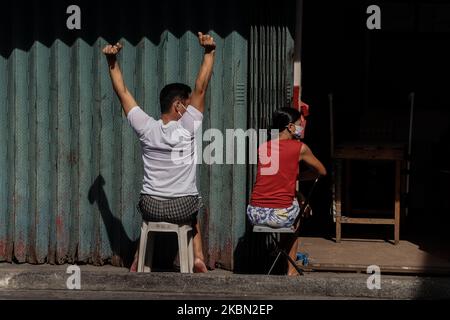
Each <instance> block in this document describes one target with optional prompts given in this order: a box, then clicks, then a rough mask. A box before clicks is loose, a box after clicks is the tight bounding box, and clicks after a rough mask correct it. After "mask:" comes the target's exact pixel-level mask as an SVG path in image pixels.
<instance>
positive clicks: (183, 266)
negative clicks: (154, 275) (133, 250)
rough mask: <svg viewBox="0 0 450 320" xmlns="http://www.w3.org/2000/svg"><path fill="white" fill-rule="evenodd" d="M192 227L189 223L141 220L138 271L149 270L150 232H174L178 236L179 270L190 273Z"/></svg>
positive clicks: (192, 252) (192, 248)
mask: <svg viewBox="0 0 450 320" xmlns="http://www.w3.org/2000/svg"><path fill="white" fill-rule="evenodd" d="M190 231H192V227H191V226H190V225H189V224H183V225H178V224H173V223H168V222H150V221H143V222H142V227H141V241H140V245H139V262H138V270H137V271H138V272H151V267H152V261H153V240H154V237H153V235H152V232H175V233H176V234H177V236H178V253H179V255H180V271H181V272H182V273H192V272H193V269H194V247H193V244H192V232H190ZM147 238H148V242H149V252H148V255H149V256H148V258H147V262H148V265H145V261H146V260H145V257H146V254H147Z"/></svg>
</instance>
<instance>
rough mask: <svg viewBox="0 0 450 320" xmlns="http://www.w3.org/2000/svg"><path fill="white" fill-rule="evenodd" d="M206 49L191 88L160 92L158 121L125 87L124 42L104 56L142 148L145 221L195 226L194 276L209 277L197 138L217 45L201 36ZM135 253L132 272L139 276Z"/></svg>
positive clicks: (109, 47)
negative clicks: (201, 215)
mask: <svg viewBox="0 0 450 320" xmlns="http://www.w3.org/2000/svg"><path fill="white" fill-rule="evenodd" d="M198 39H199V43H200V45H201V46H202V47H203V48H204V49H205V50H204V55H203V62H202V65H201V66H200V70H199V73H198V76H197V79H196V81H195V87H194V90H193V92H192V94H191V88H190V87H189V86H187V85H185V84H182V83H172V84H168V85H166V86H165V87H164V88H163V89H162V90H161V92H160V105H161V118H160V119H159V120H155V119H154V118H152V117H151V116H149V115H148V114H146V113H145V112H144V111H143V110H142V109H141V108H140V107H139V106H138V104H137V103H136V101H135V100H134V98H133V96H132V95H131V93H130V92H129V91H128V89H127V87H126V86H125V83H124V80H123V77H122V73H121V71H120V67H119V64H118V62H117V59H116V56H117V54H118V53H119V51H120V50H121V49H122V46H121V44H120V43H117V44H115V45H107V46H106V47H105V48H104V49H103V53H104V54H105V55H106V58H107V62H108V67H109V73H110V76H111V81H112V85H113V88H114V91H115V92H116V94H117V96H118V97H119V99H120V103H121V104H122V108H123V111H124V113H125V116H126V117H127V119H128V122H129V124H130V125H131V127H132V128H133V129H134V131H135V133H136V135H137V137H138V138H139V141H140V143H141V148H142V159H143V163H144V178H143V186H142V191H141V195H140V199H139V204H138V209H139V211H140V212H141V214H142V218H143V219H145V220H147V221H166V222H171V223H192V225H193V227H194V241H193V244H194V272H207V268H206V265H205V263H204V256H203V249H202V241H201V236H200V229H199V226H198V222H197V213H198V209H199V208H200V207H201V206H202V202H201V197H200V196H199V193H198V190H197V186H196V156H197V155H196V142H195V133H196V131H197V130H198V129H199V128H200V125H201V121H202V119H203V111H204V108H205V94H206V89H207V87H208V83H209V81H210V79H211V75H212V70H213V65H214V54H215V48H216V44H215V42H214V39H213V38H212V37H211V36H209V35H203V34H202V33H200V32H199V33H198ZM137 258H138V257H137V252H136V255H135V260H134V262H133V264H132V266H131V268H130V271H136V267H137Z"/></svg>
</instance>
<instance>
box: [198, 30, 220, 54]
mask: <svg viewBox="0 0 450 320" xmlns="http://www.w3.org/2000/svg"><path fill="white" fill-rule="evenodd" d="M198 42H199V43H200V45H201V46H202V47H203V48H205V51H206V52H211V51H214V50H215V49H216V43H215V42H214V38H213V37H211V36H210V35H209V34H203V33H201V32H199V33H198Z"/></svg>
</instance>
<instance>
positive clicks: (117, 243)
mask: <svg viewBox="0 0 450 320" xmlns="http://www.w3.org/2000/svg"><path fill="white" fill-rule="evenodd" d="M104 185H105V179H104V178H103V176H102V175H99V176H98V177H97V178H96V179H95V181H94V183H93V184H92V186H91V188H90V190H89V195H88V199H89V202H90V203H91V204H94V203H96V204H97V207H98V210H99V211H100V214H101V216H102V220H103V223H104V225H105V228H106V232H107V235H108V240H109V243H110V245H111V248H112V251H113V257H112V259H113V260H114V259H119V262H118V263H113V265H122V266H125V267H127V268H129V267H130V266H131V264H132V262H133V258H134V254H135V252H136V250H137V248H138V244H139V239H137V240H131V239H130V237H129V236H128V234H127V232H126V231H125V228H124V226H123V223H122V221H121V220H120V219H118V218H117V217H115V216H114V215H113V213H112V211H111V207H110V205H109V202H108V198H107V196H106V193H105V190H104V189H103V186H104ZM177 245H178V244H177V239H176V237H174V236H173V235H172V234H165V233H158V234H156V235H155V247H154V248H155V250H154V252H157V254H156V255H155V256H154V260H153V267H154V269H155V270H165V271H168V270H173V269H174V260H175V258H176V256H177Z"/></svg>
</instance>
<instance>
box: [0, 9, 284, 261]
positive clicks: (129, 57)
mask: <svg viewBox="0 0 450 320" xmlns="http://www.w3.org/2000/svg"><path fill="white" fill-rule="evenodd" d="M69 4H72V3H69V2H64V1H52V2H48V3H43V2H41V1H33V2H29V1H27V2H23V3H20V2H14V3H9V4H5V7H4V8H3V12H8V13H9V14H8V15H7V16H5V17H4V19H3V20H2V21H1V22H0V137H1V141H2V142H1V143H0V169H1V170H0V261H17V262H29V263H45V262H48V263H65V262H88V263H94V264H103V263H105V262H107V261H111V262H112V263H113V264H114V265H120V264H122V263H123V262H124V261H128V260H129V259H130V257H131V255H132V254H133V252H132V247H133V246H134V245H135V240H136V239H137V238H138V237H139V225H140V222H141V220H140V217H139V216H138V214H137V213H136V211H135V209H134V207H135V204H136V201H137V198H138V195H139V191H140V188H141V182H142V174H143V172H142V163H141V157H140V147H139V144H138V141H137V139H136V138H135V136H134V133H133V132H132V130H131V128H130V127H129V125H128V123H127V122H126V119H125V118H124V117H123V114H122V111H121V108H120V105H119V102H118V99H117V98H116V97H115V96H114V94H113V91H112V88H111V83H110V80H109V75H108V70H107V65H106V62H105V59H104V57H103V56H102V54H101V49H102V47H103V46H104V45H105V44H106V43H107V42H113V41H117V40H120V41H121V42H123V43H124V49H123V51H122V53H121V55H120V63H121V67H122V70H123V73H124V77H125V81H126V83H127V86H128V87H129V88H130V90H131V91H132V92H133V93H134V94H135V97H136V100H137V101H138V102H139V103H140V104H141V106H142V107H143V108H144V110H146V111H147V112H148V113H149V114H151V115H152V116H154V117H156V118H157V117H159V102H158V96H159V90H160V89H161V88H162V87H163V86H164V85H165V84H167V83H169V82H174V81H177V82H186V83H188V84H189V85H191V86H193V84H194V81H195V77H196V75H197V71H198V67H199V65H200V63H201V57H202V56H201V48H200V47H199V46H198V43H197V39H196V36H195V32H196V31H198V30H200V31H203V32H210V33H211V34H213V36H214V38H215V39H216V42H217V45H218V50H217V56H216V65H215V68H214V74H213V77H212V81H211V84H210V88H209V92H208V97H207V106H208V107H209V109H208V111H206V112H205V120H204V124H203V130H206V129H207V128H210V127H213V128H218V129H221V130H223V131H224V130H225V129H227V128H243V129H244V130H245V129H246V127H247V110H248V101H247V96H248V95H247V91H248V89H247V88H248V83H249V78H248V74H249V70H248V66H247V65H248V39H249V33H250V23H249V21H248V19H247V15H248V13H249V12H250V11H249V10H250V9H251V6H250V5H244V4H240V3H238V1H231V2H227V3H221V4H219V3H214V4H213V3H211V2H208V1H178V2H175V1H171V2H161V3H153V2H150V1H148V2H146V1H139V2H138V1H135V2H133V1H131V2H130V3H129V2H127V5H126V7H125V6H123V7H115V6H112V5H111V4H108V5H106V4H103V3H102V2H100V1H89V2H87V1H86V2H78V4H79V6H80V7H81V12H82V29H81V30H74V31H69V30H67V29H66V19H67V17H68V15H67V14H66V13H65V11H66V8H67V6H68V5H69ZM272 45H273V44H272ZM276 50H278V49H276ZM273 89H274V88H272V90H273ZM199 178H200V179H199V186H200V192H201V193H202V195H203V197H204V200H205V203H206V210H205V212H204V213H203V214H202V215H201V220H202V221H203V229H204V230H203V231H204V242H205V246H206V250H205V252H206V254H207V257H208V262H209V264H210V265H211V266H214V265H215V264H217V263H218V264H221V265H223V266H225V267H228V268H231V267H232V264H233V250H234V249H235V247H236V245H237V242H238V241H239V238H240V237H241V236H242V235H243V232H244V228H245V206H246V183H247V182H246V181H247V169H246V166H245V165H235V166H232V165H212V166H209V165H206V164H202V165H201V170H199Z"/></svg>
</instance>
